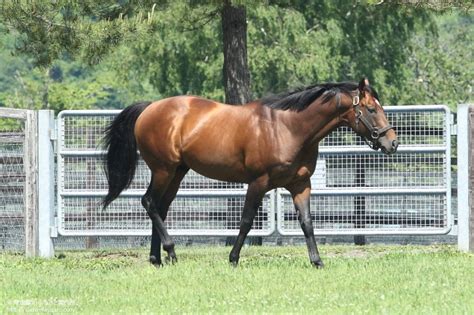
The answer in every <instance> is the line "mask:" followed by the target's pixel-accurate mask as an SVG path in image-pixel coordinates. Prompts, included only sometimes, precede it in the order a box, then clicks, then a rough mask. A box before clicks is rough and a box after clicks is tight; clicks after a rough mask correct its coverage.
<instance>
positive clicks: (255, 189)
mask: <svg viewBox="0 0 474 315" xmlns="http://www.w3.org/2000/svg"><path fill="white" fill-rule="evenodd" d="M266 192H267V181H266V180H265V179H260V180H256V181H254V182H252V183H250V184H249V187H248V189H247V195H246V196H245V204H244V209H243V212H242V218H241V220H240V231H239V236H238V237H237V240H236V241H235V244H234V247H233V248H232V250H231V252H230V255H229V261H230V263H231V264H232V265H234V266H236V265H237V264H238V263H239V257H240V250H241V249H242V246H243V245H244V241H245V238H246V237H247V234H248V233H249V231H250V229H251V228H252V224H253V220H254V219H255V215H256V214H257V210H258V207H259V206H260V204H261V203H262V199H263V196H264V195H265V193H266Z"/></svg>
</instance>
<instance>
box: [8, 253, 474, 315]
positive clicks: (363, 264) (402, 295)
mask: <svg viewBox="0 0 474 315" xmlns="http://www.w3.org/2000/svg"><path fill="white" fill-rule="evenodd" d="M229 250H230V248H224V247H178V248H177V254H178V259H179V262H178V263H177V264H176V265H173V266H165V267H162V268H159V269H157V268H155V267H152V266H150V265H149V264H148V263H147V262H146V259H147V251H146V250H113V251H89V252H65V253H64V254H65V255H66V257H65V258H64V259H51V260H45V259H27V258H24V257H23V256H20V255H13V254H2V255H0V275H1V276H0V313H15V312H22V313H24V312H30V311H37V312H40V313H71V312H72V313H87V314H90V313H118V312H123V313H125V314H129V313H166V314H168V313H218V314H220V313H244V314H254V313H313V314H316V313H319V314H348V313H353V314H360V313H369V314H448V313H449V314H474V255H472V254H463V253H459V252H457V251H456V250H455V249H454V247H450V246H366V247H355V246H321V247H320V251H321V253H322V257H323V260H324V262H325V264H326V267H325V269H323V270H317V269H314V268H313V267H311V266H310V264H309V262H308V259H307V253H306V248H305V247H301V246H292V247H265V246H264V247H247V248H244V249H243V250H242V255H241V264H240V266H239V267H237V268H233V267H231V266H230V265H229V264H228V263H227V255H228V253H229Z"/></svg>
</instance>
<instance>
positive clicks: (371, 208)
mask: <svg viewBox="0 0 474 315" xmlns="http://www.w3.org/2000/svg"><path fill="white" fill-rule="evenodd" d="M385 111H386V113H387V118H388V121H389V122H390V123H391V124H392V125H393V126H394V127H395V130H396V132H397V135H398V139H399V141H400V143H401V145H400V146H399V148H398V152H397V153H396V154H394V155H391V156H387V155H384V154H382V153H381V152H375V151H372V150H371V149H370V148H368V147H367V145H366V144H365V143H364V141H363V140H361V139H360V138H359V137H358V136H357V135H356V134H355V133H354V132H353V131H351V130H349V129H348V128H345V127H344V128H339V129H338V130H336V131H335V132H333V133H332V134H330V135H329V136H328V137H326V138H325V139H324V140H323V141H322V142H321V144H320V150H319V152H320V155H319V159H318V162H317V167H316V171H315V173H314V175H313V177H312V178H311V181H312V193H311V216H312V218H313V220H314V226H315V233H316V234H320V235H330V234H405V233H406V234H444V233H447V232H448V231H449V230H450V228H451V200H450V198H451V197H450V194H451V182H450V176H451V175H450V164H451V161H450V112H449V109H448V108H447V107H445V106H399V107H387V108H386V109H385ZM277 195H278V198H277V210H278V230H279V231H280V233H281V234H284V235H301V234H302V232H301V228H300V227H299V223H298V220H297V217H296V214H295V210H294V206H293V202H292V199H291V196H290V195H289V193H288V192H287V191H286V190H280V191H279V192H278V194H277Z"/></svg>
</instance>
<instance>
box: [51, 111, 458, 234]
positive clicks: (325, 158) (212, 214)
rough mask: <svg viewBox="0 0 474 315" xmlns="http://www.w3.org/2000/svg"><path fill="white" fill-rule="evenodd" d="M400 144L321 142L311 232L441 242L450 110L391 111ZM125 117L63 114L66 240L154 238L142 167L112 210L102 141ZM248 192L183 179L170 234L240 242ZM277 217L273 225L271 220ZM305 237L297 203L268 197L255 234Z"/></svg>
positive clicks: (61, 183)
mask: <svg viewBox="0 0 474 315" xmlns="http://www.w3.org/2000/svg"><path fill="white" fill-rule="evenodd" d="M386 112H387V116H388V119H389V121H390V123H391V124H392V125H394V126H395V130H396V132H397V134H398V136H399V140H400V143H401V145H400V147H399V149H398V152H397V153H396V154H395V155H392V156H385V155H383V154H382V153H380V152H375V151H372V150H371V149H370V148H368V147H367V145H366V144H365V143H364V142H363V141H362V140H361V139H360V138H359V137H357V136H355V134H354V133H353V132H352V131H350V130H348V129H346V128H340V129H338V130H337V131H335V132H333V133H332V134H331V135H330V136H328V137H327V138H325V139H324V141H323V142H322V143H321V145H320V150H319V159H318V164H317V167H316V171H315V174H314V175H313V177H312V194H311V215H312V218H313V220H314V223H315V224H314V225H315V233H316V234H320V235H331V234H444V233H447V232H449V230H450V228H451V225H452V222H451V202H450V198H451V196H450V193H451V186H450V185H451V184H450V163H451V161H450V112H449V109H448V108H447V107H445V106H397V107H387V108H386ZM118 113H119V111H102V110H100V111H64V112H61V113H60V115H59V116H58V148H57V153H58V159H57V160H58V229H59V232H60V233H61V234H62V235H85V236H87V235H149V234H150V232H151V224H150V222H149V219H148V216H147V214H146V211H145V210H144V209H143V208H142V206H141V203H140V198H141V196H142V195H143V194H144V193H145V191H146V188H147V186H148V183H149V180H150V173H149V170H148V168H147V167H146V165H145V163H144V162H143V161H142V160H140V162H139V165H138V168H137V171H136V175H135V179H134V181H133V182H132V184H131V185H130V187H129V189H128V190H126V191H124V192H123V193H122V194H121V196H120V197H119V198H118V199H117V200H115V201H114V202H113V203H112V204H111V205H110V206H109V207H108V208H107V209H106V210H102V209H101V206H100V200H101V198H102V197H103V196H105V194H106V193H107V182H106V178H105V176H104V172H103V166H102V165H103V160H102V156H103V154H104V151H103V148H102V147H101V139H102V137H103V135H104V133H103V132H104V128H105V126H106V125H107V124H108V123H110V122H111V121H112V119H113V118H114V117H115V116H116V115H117V114H118ZM245 193H246V185H244V184H239V183H225V182H220V181H215V180H211V179H207V178H205V177H203V176H201V175H199V174H196V173H195V172H193V171H190V172H189V173H188V175H186V177H185V178H184V180H183V182H182V184H181V187H180V190H179V192H178V195H177V198H176V200H175V201H174V202H173V204H172V205H171V208H170V212H169V215H168V218H167V220H166V221H167V222H166V224H167V226H168V228H169V229H170V234H175V235H236V234H237V231H238V226H239V221H240V214H241V211H242V208H243V203H244V200H245ZM275 219H276V220H275ZM275 228H277V229H278V231H279V232H280V233H281V234H282V235H302V232H301V229H300V227H299V223H298V220H297V217H296V214H295V211H294V206H293V203H292V200H291V196H290V195H289V193H288V192H287V191H286V190H284V189H277V190H275V191H272V192H270V193H268V194H267V195H266V196H265V198H264V201H263V204H262V206H261V208H260V209H259V211H258V214H257V217H256V219H255V223H254V228H253V229H252V231H251V235H269V234H272V233H273V231H274V230H275Z"/></svg>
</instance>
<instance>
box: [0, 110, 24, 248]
mask: <svg viewBox="0 0 474 315" xmlns="http://www.w3.org/2000/svg"><path fill="white" fill-rule="evenodd" d="M5 116H8V115H7V114H6V113H3V111H2V109H0V117H1V118H0V250H14V251H23V250H24V249H25V223H24V220H25V213H24V209H25V205H24V198H23V197H24V196H23V194H24V187H25V169H24V167H23V152H24V150H23V146H24V141H25V121H24V120H23V119H15V118H7V117H5Z"/></svg>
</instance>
